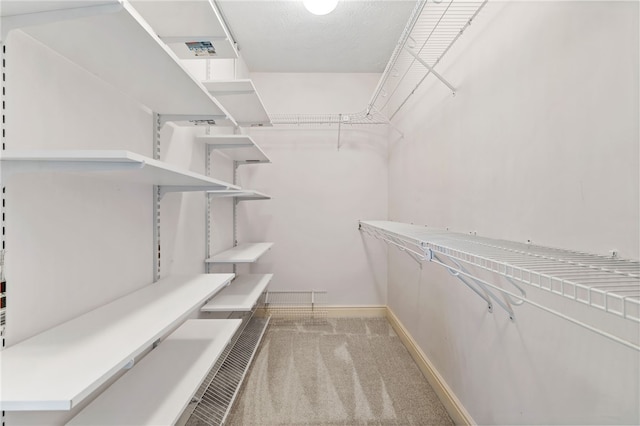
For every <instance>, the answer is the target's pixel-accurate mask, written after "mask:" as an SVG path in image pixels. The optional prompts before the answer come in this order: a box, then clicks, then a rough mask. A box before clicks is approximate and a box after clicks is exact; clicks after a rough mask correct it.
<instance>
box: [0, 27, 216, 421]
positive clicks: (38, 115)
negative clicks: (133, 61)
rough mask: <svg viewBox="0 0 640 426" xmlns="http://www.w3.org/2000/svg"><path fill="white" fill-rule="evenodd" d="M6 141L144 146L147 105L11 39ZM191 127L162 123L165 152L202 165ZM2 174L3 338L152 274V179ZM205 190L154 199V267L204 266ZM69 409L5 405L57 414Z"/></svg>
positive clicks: (22, 416) (59, 318)
mask: <svg viewBox="0 0 640 426" xmlns="http://www.w3.org/2000/svg"><path fill="white" fill-rule="evenodd" d="M6 46H7V57H6V58H7V61H6V73H7V94H6V131H7V137H6V148H7V149H9V150H11V149H47V150H49V149H51V150H56V149H121V150H129V151H133V152H136V153H139V154H142V155H147V156H150V157H151V156H152V155H153V153H152V141H153V139H152V137H153V130H154V126H153V123H152V115H151V113H150V112H149V111H148V110H146V109H145V108H144V107H142V106H140V105H138V104H137V103H135V102H134V101H132V100H131V99H130V98H128V97H127V96H126V95H125V94H122V93H119V92H117V91H115V90H114V89H113V88H112V87H110V86H109V85H107V84H105V83H104V82H102V81H101V80H99V79H98V78H96V77H95V76H93V75H91V74H89V73H87V72H86V71H85V70H83V69H80V68H79V67H78V66H76V65H75V64H73V63H71V62H69V61H68V60H67V59H65V58H63V57H61V56H59V55H58V54H57V53H55V52H53V51H51V50H50V49H49V48H47V47H46V46H44V45H42V44H41V43H40V42H38V41H36V40H34V39H32V38H31V37H29V36H28V35H26V34H24V33H22V32H20V31H14V32H12V33H11V34H10V35H9V37H8V39H7V45H6ZM193 133H194V130H192V129H188V128H179V127H175V126H174V125H173V124H167V125H165V126H164V127H163V128H162V132H161V159H162V160H163V161H166V162H168V163H170V164H175V165H178V166H182V167H185V168H187V169H191V170H193V171H196V172H203V171H204V152H205V151H204V149H203V147H202V146H201V145H199V144H196V143H194V141H193ZM5 185H6V210H5V213H6V243H7V246H6V248H7V254H6V274H7V283H8V284H7V299H8V304H7V328H6V344H7V346H11V345H13V344H16V343H18V342H19V341H21V340H24V339H26V338H28V337H30V336H32V335H34V334H37V333H39V332H41V331H43V330H46V329H48V328H51V327H53V326H55V325H57V324H60V323H62V322H64V321H66V320H68V319H71V318H74V317H77V316H78V315H81V314H82V313H85V312H87V311H89V310H91V309H93V308H95V307H98V306H101V305H103V304H105V303H107V302H109V301H111V300H114V299H115V298H117V297H119V296H122V295H125V294H127V293H130V292H132V291H134V290H136V289H138V288H140V287H142V286H144V285H147V284H150V283H151V282H152V278H153V274H152V271H153V240H152V229H153V221H152V206H153V197H152V187H151V186H147V185H139V184H131V183H128V182H122V181H120V182H116V181H113V180H109V179H107V178H105V177H103V176H100V174H95V175H91V174H79V175H73V174H65V173H37V174H24V175H15V176H12V177H11V179H10V180H9V181H7V182H3V186H5ZM204 212H205V204H204V195H203V194H202V193H185V194H167V195H166V196H165V197H164V198H163V199H162V202H161V244H162V251H161V253H162V258H161V276H166V275H170V274H171V275H173V274H181V273H185V274H196V273H203V272H204V262H203V260H204V253H205V235H204V232H203V230H204V223H205V215H204ZM76 412H77V410H73V411H71V412H62V413H61V412H57V413H49V412H37V413H26V412H7V413H6V423H7V424H11V425H19V424H63V423H64V422H65V420H68V419H69V418H70V417H71V416H73V415H74V414H75V413H76Z"/></svg>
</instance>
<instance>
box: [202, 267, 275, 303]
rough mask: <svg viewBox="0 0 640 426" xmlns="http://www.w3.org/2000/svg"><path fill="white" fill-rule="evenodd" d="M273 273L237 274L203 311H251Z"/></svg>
mask: <svg viewBox="0 0 640 426" xmlns="http://www.w3.org/2000/svg"><path fill="white" fill-rule="evenodd" d="M272 278H273V274H264V275H263V274H249V275H239V276H237V277H236V278H235V279H234V280H233V281H232V282H231V284H230V285H229V286H228V287H226V288H225V289H224V290H222V291H221V292H220V293H218V294H216V297H214V298H213V299H211V300H210V301H209V303H207V304H206V305H204V306H203V307H202V309H200V311H201V312H249V311H251V309H252V308H253V307H254V306H255V304H256V302H257V301H258V298H259V297H260V295H261V294H262V293H263V292H264V291H265V289H266V288H267V286H268V285H269V282H270V281H271V279H272Z"/></svg>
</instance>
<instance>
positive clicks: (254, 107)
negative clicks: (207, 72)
mask: <svg viewBox="0 0 640 426" xmlns="http://www.w3.org/2000/svg"><path fill="white" fill-rule="evenodd" d="M202 84H203V85H204V87H206V89H207V90H208V91H209V93H211V95H212V96H213V97H215V98H216V99H217V100H218V101H219V102H220V103H221V104H222V105H223V106H224V108H225V109H226V110H227V111H229V113H230V114H231V115H232V116H233V117H235V119H236V121H237V122H238V124H239V125H240V126H271V119H270V118H269V114H267V110H266V109H265V107H264V104H263V103H262V99H260V95H258V92H257V91H256V88H255V86H254V85H253V82H252V81H251V80H209V81H203V82H202Z"/></svg>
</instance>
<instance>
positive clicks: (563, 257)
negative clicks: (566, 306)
mask: <svg viewBox="0 0 640 426" xmlns="http://www.w3.org/2000/svg"><path fill="white" fill-rule="evenodd" d="M360 229H361V230H362V231H364V232H366V233H368V234H370V235H372V236H374V237H377V238H381V239H383V240H385V241H386V242H388V243H390V244H392V245H394V246H396V247H398V248H400V249H401V250H404V251H406V252H407V253H408V254H410V255H411V256H412V257H413V258H414V259H416V260H417V261H423V260H433V254H436V255H437V254H439V255H443V256H446V257H447V258H449V259H453V260H455V261H456V262H462V263H464V264H466V265H471V266H474V267H477V268H480V269H482V270H485V271H489V272H493V273H496V274H499V275H501V276H503V277H505V278H507V279H509V280H512V281H516V282H519V283H524V284H527V285H530V286H533V287H536V288H538V289H541V290H544V291H546V292H550V293H553V294H556V295H559V296H562V297H564V298H567V299H570V300H572V301H576V302H579V303H581V304H584V305H587V306H589V307H591V308H594V309H597V310H600V311H604V312H607V313H609V314H612V315H614V316H617V317H620V318H623V319H625V320H629V321H632V322H634V323H640V262H638V261H635V260H623V259H617V258H612V257H605V256H599V255H595V254H589V253H583V252H578V251H571V250H564V249H555V248H548V247H542V246H536V245H532V244H524V243H517V242H512V241H503V240H496V239H491V238H484V237H478V236H474V235H468V234H460V233H454V232H449V231H441V230H434V229H429V228H426V227H424V226H418V225H410V224H404V223H397V222H387V221H366V222H365V221H363V222H360ZM445 266H446V265H445ZM497 290H498V291H502V289H500V288H497ZM513 296H515V297H516V299H519V300H523V301H526V302H528V303H533V302H532V301H530V300H528V299H526V296H523V295H518V294H515V295H513ZM545 310H547V311H550V310H549V309H545ZM560 314H561V313H560ZM560 316H563V315H562V314H561V315H560ZM574 322H575V321H574ZM593 331H596V332H598V330H593ZM601 334H602V333H601ZM607 337H609V336H607ZM614 340H616V339H614ZM621 343H622V342H621ZM627 346H629V345H627ZM631 347H633V348H635V349H639V350H640V347H638V346H637V345H635V344H632V345H631Z"/></svg>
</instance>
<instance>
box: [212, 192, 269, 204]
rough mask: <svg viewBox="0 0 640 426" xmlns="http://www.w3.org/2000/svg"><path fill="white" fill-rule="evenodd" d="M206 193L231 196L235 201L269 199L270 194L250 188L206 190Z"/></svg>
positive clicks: (223, 196)
mask: <svg viewBox="0 0 640 426" xmlns="http://www.w3.org/2000/svg"><path fill="white" fill-rule="evenodd" d="M207 194H208V195H211V196H212V197H217V198H229V197H233V198H235V199H236V200H237V201H250V200H270V199H271V196H270V195H267V194H263V193H262V192H258V191H252V190H248V189H247V190H245V189H241V190H235V189H230V190H220V191H207Z"/></svg>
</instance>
